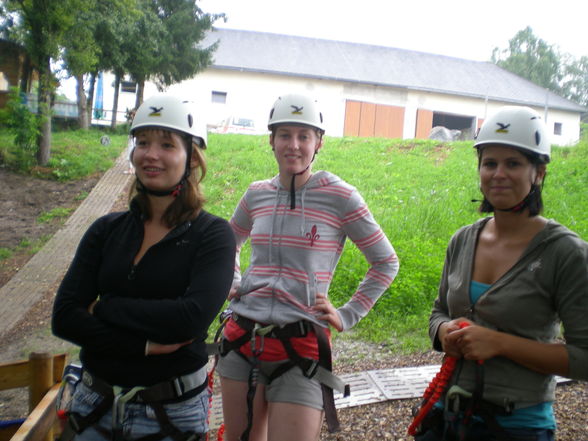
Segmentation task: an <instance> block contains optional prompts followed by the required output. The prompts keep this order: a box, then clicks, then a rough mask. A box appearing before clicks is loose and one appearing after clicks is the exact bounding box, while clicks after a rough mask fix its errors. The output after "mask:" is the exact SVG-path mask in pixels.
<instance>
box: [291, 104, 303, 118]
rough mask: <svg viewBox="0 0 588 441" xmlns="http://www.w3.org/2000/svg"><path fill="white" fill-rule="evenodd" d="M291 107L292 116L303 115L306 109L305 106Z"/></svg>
mask: <svg viewBox="0 0 588 441" xmlns="http://www.w3.org/2000/svg"><path fill="white" fill-rule="evenodd" d="M290 107H292V109H294V110H292V115H302V110H303V109H304V106H300V107H298V106H295V105H293V104H291V105H290Z"/></svg>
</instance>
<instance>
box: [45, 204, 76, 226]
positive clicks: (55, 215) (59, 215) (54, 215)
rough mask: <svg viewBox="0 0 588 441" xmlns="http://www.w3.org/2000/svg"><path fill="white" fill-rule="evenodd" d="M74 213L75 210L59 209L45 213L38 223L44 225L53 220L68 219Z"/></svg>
mask: <svg viewBox="0 0 588 441" xmlns="http://www.w3.org/2000/svg"><path fill="white" fill-rule="evenodd" d="M72 211H73V208H65V207H57V208H54V209H52V210H50V211H47V212H45V213H41V215H39V217H38V218H37V222H39V223H41V224H44V223H48V222H51V221H52V220H53V219H63V218H67V217H68V216H69V215H70V214H71V212H72Z"/></svg>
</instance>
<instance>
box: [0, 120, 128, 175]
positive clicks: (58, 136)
mask: <svg viewBox="0 0 588 441" xmlns="http://www.w3.org/2000/svg"><path fill="white" fill-rule="evenodd" d="M104 134H106V132H105V131H104V130H99V129H90V130H87V131H84V130H68V131H60V132H55V133H52V136H51V156H50V159H49V162H48V163H47V165H46V166H42V167H40V166H36V165H34V164H35V162H34V161H31V163H32V164H33V165H29V164H27V165H23V164H22V163H19V162H18V159H17V158H18V157H19V155H18V154H17V151H16V149H17V147H15V146H14V144H13V142H12V137H11V136H10V134H9V133H8V132H7V131H6V130H0V162H1V163H2V165H3V166H5V167H7V168H9V169H12V170H14V171H18V172H20V173H23V174H30V175H32V176H35V177H40V178H44V179H53V180H58V181H70V180H75V179H81V178H85V177H87V176H91V175H93V174H95V173H99V172H104V171H106V170H108V169H109V168H110V167H112V165H113V164H114V161H115V160H116V158H118V156H119V155H120V153H121V151H122V149H123V148H125V147H126V142H127V136H126V135H116V134H111V133H108V136H109V137H110V139H111V142H110V145H107V146H104V145H102V144H100V138H101V137H102V135H104Z"/></svg>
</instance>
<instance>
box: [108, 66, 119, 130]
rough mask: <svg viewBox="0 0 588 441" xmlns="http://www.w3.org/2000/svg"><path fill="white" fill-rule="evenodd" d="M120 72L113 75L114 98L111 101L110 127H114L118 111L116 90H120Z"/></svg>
mask: <svg viewBox="0 0 588 441" xmlns="http://www.w3.org/2000/svg"><path fill="white" fill-rule="evenodd" d="M120 77H121V76H120V74H119V73H117V74H115V76H114V100H113V101H112V122H111V123H110V127H111V128H112V129H116V114H117V113H118V91H119V90H120Z"/></svg>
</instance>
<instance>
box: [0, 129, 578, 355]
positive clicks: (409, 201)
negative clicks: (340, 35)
mask: <svg viewBox="0 0 588 441" xmlns="http://www.w3.org/2000/svg"><path fill="white" fill-rule="evenodd" d="M74 133H78V132H74ZM60 136H61V135H60V134H56V135H55V142H56V143H57V140H58V139H60V138H59V137H60ZM63 136H65V134H64V135H63ZM1 139H2V138H1V135H0V140H1ZM64 139H65V138H64ZM83 139H84V138H83V136H82V135H79V137H78V135H76V137H75V138H74V141H72V146H69V145H67V142H68V141H65V142H60V144H59V145H61V146H63V147H54V149H53V154H54V159H53V160H52V161H54V162H53V163H54V164H60V163H61V162H62V161H67V162H68V165H69V167H67V169H68V170H69V173H70V174H71V175H72V176H73V170H71V169H72V168H74V169H77V166H76V163H77V161H80V163H82V164H92V163H97V162H98V160H97V159H96V158H95V157H93V158H91V159H87V160H83V159H82V158H81V157H84V156H85V153H86V152H92V151H94V149H95V148H97V149H98V151H99V152H103V151H104V150H103V149H104V147H103V146H100V145H98V146H97V147H94V146H92V147H91V148H90V146H82V145H83V144H84V141H83ZM95 141H96V136H95V135H94V136H93V137H92V144H95ZM112 145H118V146H120V145H124V140H119V141H117V142H113V143H112ZM69 150H71V151H74V152H75V153H74V154H73V157H75V158H76V161H75V162H74V158H73V157H71V156H69V155H68V157H67V158H66V156H63V157H62V158H63V159H58V158H60V156H59V155H60V153H59V152H61V151H63V152H64V153H63V155H66V153H65V152H67V151H69ZM118 153H120V150H119V151H118V152H116V153H114V154H113V156H111V157H110V160H112V157H114V156H116V154H118ZM93 154H95V153H93ZM206 155H207V158H208V175H207V177H206V179H205V181H204V182H205V192H206V195H207V198H208V203H207V206H206V208H207V209H208V211H210V212H212V213H215V214H217V215H219V216H222V217H225V218H229V217H230V216H231V214H232V212H233V209H234V207H235V206H236V204H237V202H238V200H239V198H240V197H241V196H242V194H243V193H244V191H245V190H246V188H247V186H248V184H249V183H250V182H252V181H254V180H261V179H266V178H268V177H271V176H273V175H274V174H275V173H276V165H275V161H274V158H273V155H272V151H271V148H270V147H269V146H268V143H267V136H247V135H218V134H210V136H209V148H208V150H207V151H206ZM586 164H588V140H584V141H582V142H580V143H579V144H578V145H577V146H574V147H569V148H555V149H554V151H553V160H552V163H551V164H550V165H549V167H548V177H547V179H546V184H545V187H544V201H545V206H546V211H545V216H546V217H549V218H553V219H555V220H557V221H558V222H561V223H562V224H564V225H566V226H568V227H569V228H571V229H572V230H574V231H576V232H577V233H579V234H580V236H582V237H583V238H584V239H588V218H587V217H586V216H585V213H586V212H587V211H588V210H587V209H588V200H587V198H586V196H585V195H586V188H587V187H588V168H587V167H586ZM476 165H477V162H476V157H475V154H474V151H473V149H472V142H456V143H451V144H441V143H439V142H436V141H429V140H385V139H360V138H327V139H326V143H325V146H324V148H323V149H322V150H321V152H320V154H319V155H318V156H317V157H316V160H315V164H314V166H313V167H314V170H319V169H323V170H329V171H331V172H333V173H335V174H337V175H339V176H340V177H341V178H343V179H344V180H346V181H347V182H349V183H350V184H352V185H354V186H356V187H357V188H358V190H359V191H360V193H361V194H362V195H363V197H364V199H365V200H366V202H367V204H368V206H369V207H370V209H371V211H372V213H373V215H374V217H375V218H376V220H377V221H378V222H379V223H380V225H381V226H382V228H383V230H384V231H385V233H386V234H387V235H388V237H389V238H390V240H391V242H392V244H393V245H394V248H395V249H396V252H397V254H398V256H399V259H400V265H401V266H400V272H399V274H398V276H397V278H396V280H395V282H394V283H393V285H392V286H391V287H390V289H389V290H388V291H387V292H386V293H385V294H384V295H383V296H382V297H381V299H380V300H379V301H378V303H377V304H376V306H375V307H374V309H373V310H372V311H371V312H370V314H368V316H367V317H366V318H364V319H363V320H362V321H361V322H360V323H359V324H358V325H357V326H356V327H355V328H354V330H353V331H352V332H350V333H345V334H347V335H349V336H351V337H353V338H360V339H364V340H368V341H373V342H377V343H385V344H387V345H390V346H391V347H392V348H393V349H395V350H400V351H414V350H424V349H427V348H429V346H430V344H429V341H428V338H427V324H428V315H429V312H430V309H431V305H432V302H433V300H434V298H435V296H436V290H437V284H438V280H439V275H440V273H441V269H442V265H443V259H444V255H445V247H446V245H447V242H448V241H449V239H450V237H451V235H452V234H453V233H454V232H455V231H456V230H457V229H458V228H459V227H461V226H463V225H466V224H469V223H471V222H474V221H475V220H476V219H479V218H480V216H481V215H480V214H479V213H478V212H477V206H478V204H476V203H472V202H471V200H472V199H479V198H480V193H479V190H478V180H477V171H476ZM81 168H82V167H80V169H81ZM61 170H62V171H60V172H59V173H57V174H56V175H57V176H59V177H60V178H61V179H63V177H64V176H65V174H64V173H65V169H61ZM88 173H90V171H89V172H88ZM76 176H83V175H76ZM248 257H249V249H248V247H246V248H245V249H244V252H243V253H242V266H243V268H245V267H246V266H247V259H248ZM366 269H367V266H366V262H365V260H364V259H363V256H362V255H361V253H360V252H359V251H358V250H357V249H356V248H355V247H354V246H353V244H351V243H348V244H347V246H346V247H345V250H344V253H343V255H342V257H341V261H340V263H339V266H338V269H337V272H336V274H335V278H334V280H333V283H332V285H331V290H330V293H329V295H330V297H331V299H332V301H333V303H334V304H335V305H341V304H343V303H344V302H345V301H347V299H349V297H350V296H351V295H352V294H353V292H354V291H355V288H356V287H357V285H358V283H359V281H360V280H361V279H362V277H363V275H364V274H365V271H366Z"/></svg>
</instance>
